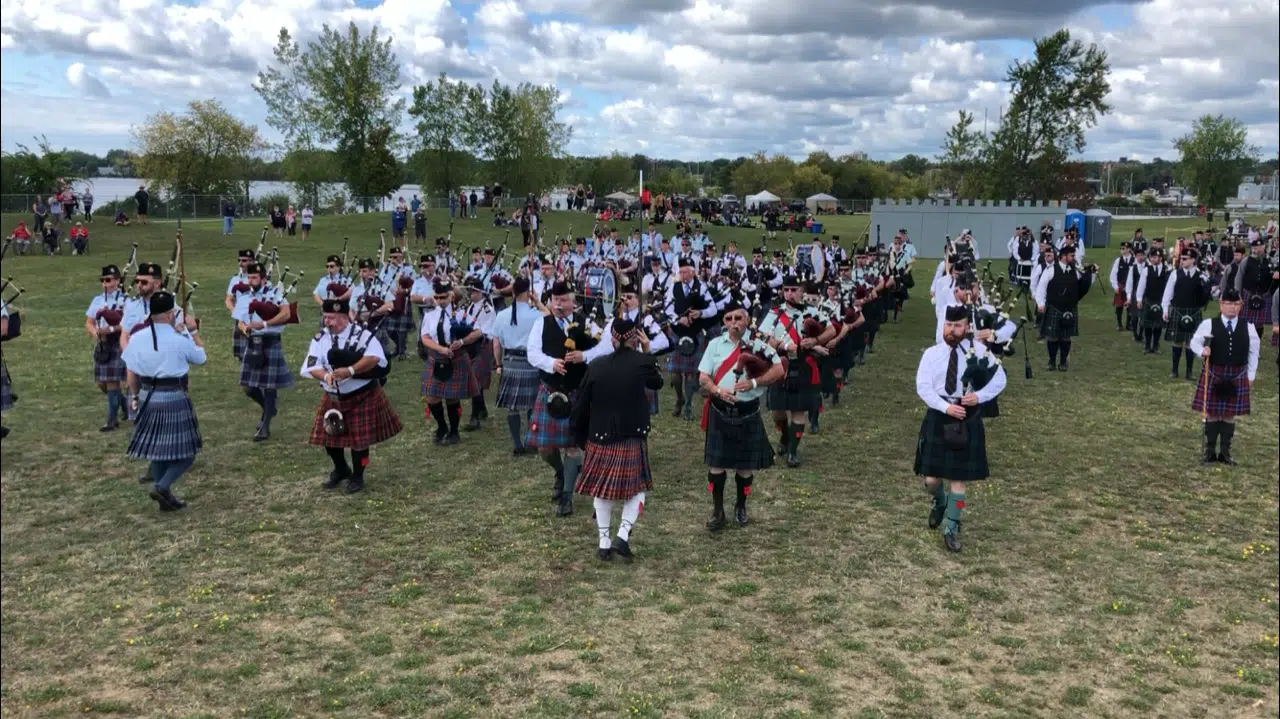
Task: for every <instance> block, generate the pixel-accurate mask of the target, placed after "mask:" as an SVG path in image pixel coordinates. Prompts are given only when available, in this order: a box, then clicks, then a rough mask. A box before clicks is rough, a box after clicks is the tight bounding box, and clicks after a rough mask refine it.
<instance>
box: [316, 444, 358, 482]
mask: <svg viewBox="0 0 1280 719" xmlns="http://www.w3.org/2000/svg"><path fill="white" fill-rule="evenodd" d="M345 451H346V450H344V449H342V448H341V447H328V448H326V449H325V453H327V454H328V455H329V459H331V460H333V471H332V472H329V481H327V482H325V483H324V484H322V485H320V486H321V487H323V488H324V489H328V490H333V489H337V488H338V487H339V486H341V485H342V483H343V482H345V481H347V479H348V478H350V477H351V466H350V465H349V464H347V457H346V454H345Z"/></svg>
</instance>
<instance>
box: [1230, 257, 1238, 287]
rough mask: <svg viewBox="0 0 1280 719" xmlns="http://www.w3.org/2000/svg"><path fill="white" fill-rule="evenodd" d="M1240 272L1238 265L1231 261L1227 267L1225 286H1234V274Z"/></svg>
mask: <svg viewBox="0 0 1280 719" xmlns="http://www.w3.org/2000/svg"><path fill="white" fill-rule="evenodd" d="M1239 273H1240V265H1237V264H1236V263H1234V262H1232V263H1231V265H1230V266H1229V268H1228V269H1227V287H1235V286H1236V275H1237V274H1239Z"/></svg>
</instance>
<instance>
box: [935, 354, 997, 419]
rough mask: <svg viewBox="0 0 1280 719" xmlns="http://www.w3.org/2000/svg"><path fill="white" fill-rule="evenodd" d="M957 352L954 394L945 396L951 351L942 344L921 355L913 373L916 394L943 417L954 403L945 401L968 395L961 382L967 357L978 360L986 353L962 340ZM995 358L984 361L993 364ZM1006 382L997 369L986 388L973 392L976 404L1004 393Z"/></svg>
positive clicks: (969, 408)
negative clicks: (971, 353)
mask: <svg viewBox="0 0 1280 719" xmlns="http://www.w3.org/2000/svg"><path fill="white" fill-rule="evenodd" d="M957 349H958V351H959V352H960V359H959V362H958V364H957V367H956V389H955V391H954V392H947V391H946V388H947V365H948V364H949V363H950V362H951V350H952V348H951V347H948V346H947V345H945V344H941V343H940V344H936V345H934V346H932V347H930V348H929V349H927V350H925V351H924V355H923V356H922V357H920V367H919V368H918V369H917V370H916V394H917V395H918V396H919V397H920V399H921V400H922V401H923V402H924V403H925V405H927V406H928V407H929V408H930V409H936V410H937V411H939V412H943V413H945V412H946V411H947V407H950V406H951V405H952V404H955V402H949V401H947V400H948V398H949V399H953V400H958V399H960V398H961V397H963V396H964V395H965V394H967V393H968V392H969V391H970V389H969V388H968V387H966V386H965V384H964V381H963V380H961V379H960V378H961V377H963V376H964V369H965V365H966V364H967V362H968V357H967V356H966V353H967V352H968V351H970V350H972V351H973V353H974V354H975V355H977V356H978V357H979V358H982V357H987V356H988V355H989V352H988V351H987V348H986V347H985V346H984V345H983V344H982V343H981V342H979V343H977V344H976V345H975V343H973V342H971V341H970V340H962V341H961V342H960V344H959V345H958V346H957ZM993 360H994V358H991V359H989V360H987V361H988V362H990V361H993ZM1007 381H1008V379H1007V377H1006V376H1005V373H1004V367H1003V366H1000V367H998V368H997V369H996V373H995V376H994V377H992V378H991V381H990V382H988V383H987V386H985V387H983V388H982V389H980V390H977V391H976V394H977V395H978V402H979V403H985V402H990V401H991V400H993V399H995V398H996V397H997V396H999V395H1000V393H1001V392H1003V391H1004V386H1005V383H1006V382H1007ZM965 410H966V411H969V412H972V411H973V410H974V408H973V407H965Z"/></svg>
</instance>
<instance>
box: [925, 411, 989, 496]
mask: <svg viewBox="0 0 1280 719" xmlns="http://www.w3.org/2000/svg"><path fill="white" fill-rule="evenodd" d="M966 409H967V410H969V413H968V414H967V415H966V416H965V419H963V420H957V419H952V418H951V417H950V416H948V415H945V414H943V413H941V412H939V411H938V410H936V409H933V408H930V409H929V410H928V411H927V412H926V414H925V416H924V421H923V422H921V423H920V438H919V439H918V440H917V441H916V464H915V473H916V474H917V475H920V476H922V477H936V478H938V479H949V480H954V481H957V482H975V481H977V480H980V479H986V478H987V477H988V476H990V474H991V470H990V468H989V467H988V466H987V435H986V430H985V428H984V427H983V425H982V412H981V410H979V409H978V408H976V407H966ZM975 410H976V411H975ZM959 422H963V423H964V424H965V425H966V426H967V427H968V430H969V434H968V441H967V442H966V445H965V446H964V447H963V448H961V449H951V448H949V447H948V446H947V444H946V442H945V441H944V440H943V438H942V428H943V427H944V426H946V425H948V424H956V423H959Z"/></svg>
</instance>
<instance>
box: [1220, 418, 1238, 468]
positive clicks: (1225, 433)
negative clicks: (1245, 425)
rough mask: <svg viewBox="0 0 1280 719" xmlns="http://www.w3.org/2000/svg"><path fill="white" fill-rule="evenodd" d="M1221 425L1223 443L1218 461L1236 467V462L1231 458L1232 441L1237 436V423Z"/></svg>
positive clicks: (1223, 423)
mask: <svg viewBox="0 0 1280 719" xmlns="http://www.w3.org/2000/svg"><path fill="white" fill-rule="evenodd" d="M1221 425H1222V429H1221V434H1220V435H1219V437H1220V441H1221V442H1222V451H1221V452H1220V453H1219V454H1218V461H1219V462H1222V463H1223V464H1226V465H1230V466H1232V467H1234V466H1235V464H1236V460H1235V458H1234V457H1232V456H1231V440H1232V438H1234V437H1235V436H1236V423H1235V422H1222V423H1221Z"/></svg>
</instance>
